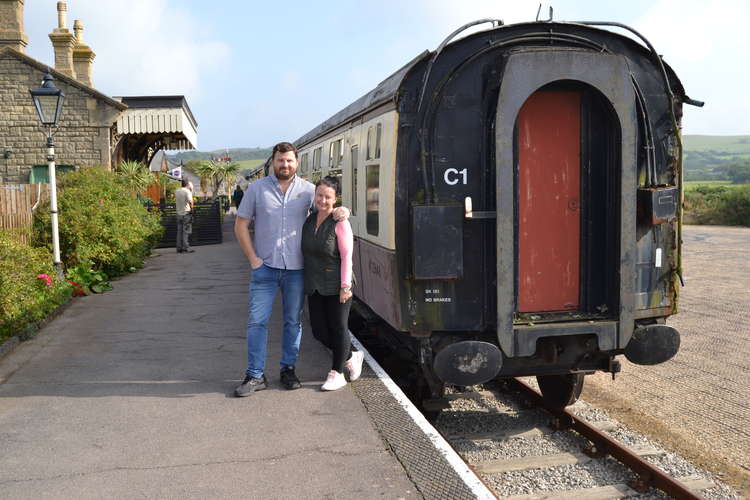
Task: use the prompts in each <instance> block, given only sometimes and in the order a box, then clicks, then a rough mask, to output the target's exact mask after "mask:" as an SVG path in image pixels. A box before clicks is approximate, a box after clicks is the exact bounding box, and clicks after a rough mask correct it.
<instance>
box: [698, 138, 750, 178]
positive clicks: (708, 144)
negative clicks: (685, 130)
mask: <svg viewBox="0 0 750 500" xmlns="http://www.w3.org/2000/svg"><path fill="white" fill-rule="evenodd" d="M683 150H684V163H683V164H684V166H685V179H686V180H688V181H700V180H727V181H728V180H735V178H736V177H737V174H738V172H739V170H743V171H744V170H745V169H747V168H748V165H750V136H747V135H686V136H684V137H683Z"/></svg>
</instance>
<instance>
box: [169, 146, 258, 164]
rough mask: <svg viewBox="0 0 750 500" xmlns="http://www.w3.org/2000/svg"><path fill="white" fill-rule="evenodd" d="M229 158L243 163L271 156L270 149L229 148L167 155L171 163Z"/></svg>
mask: <svg viewBox="0 0 750 500" xmlns="http://www.w3.org/2000/svg"><path fill="white" fill-rule="evenodd" d="M226 156H229V157H230V158H231V159H232V161H235V162H243V161H247V160H266V159H267V158H268V157H269V156H271V148H229V149H217V150H215V151H182V152H180V153H175V154H171V155H169V157H170V159H171V160H172V162H173V163H179V162H180V160H182V161H184V162H188V161H190V160H210V159H212V158H224V157H226Z"/></svg>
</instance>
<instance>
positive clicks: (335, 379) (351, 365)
mask: <svg viewBox="0 0 750 500" xmlns="http://www.w3.org/2000/svg"><path fill="white" fill-rule="evenodd" d="M364 359H365V355H364V354H363V353H362V352H361V351H354V352H352V356H351V357H350V358H349V359H348V360H347V362H346V363H344V369H346V371H347V372H349V380H350V381H351V382H354V381H355V380H357V379H358V378H359V376H360V375H362V361H364ZM345 385H346V378H345V377H344V374H343V373H339V372H337V371H336V370H331V371H330V372H328V377H327V378H326V381H325V383H324V384H323V386H322V387H321V388H320V390H322V391H337V390H339V389H341V388H342V387H344V386H345Z"/></svg>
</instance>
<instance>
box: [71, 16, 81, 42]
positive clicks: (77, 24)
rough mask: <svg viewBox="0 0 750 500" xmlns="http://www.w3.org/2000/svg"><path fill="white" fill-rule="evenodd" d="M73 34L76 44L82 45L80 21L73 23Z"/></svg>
mask: <svg viewBox="0 0 750 500" xmlns="http://www.w3.org/2000/svg"><path fill="white" fill-rule="evenodd" d="M73 32H74V33H75V34H76V40H78V43H83V22H81V20H80V19H76V20H75V21H73Z"/></svg>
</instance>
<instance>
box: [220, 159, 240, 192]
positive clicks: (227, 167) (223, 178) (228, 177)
mask: <svg viewBox="0 0 750 500" xmlns="http://www.w3.org/2000/svg"><path fill="white" fill-rule="evenodd" d="M239 172H240V165H239V164H238V163H219V164H217V165H216V174H215V179H216V192H217V193H218V192H219V189H220V188H221V184H222V183H223V182H226V183H227V190H226V191H227V194H229V192H230V191H231V186H230V184H231V182H232V179H234V178H235V177H237V174H238V173H239Z"/></svg>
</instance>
